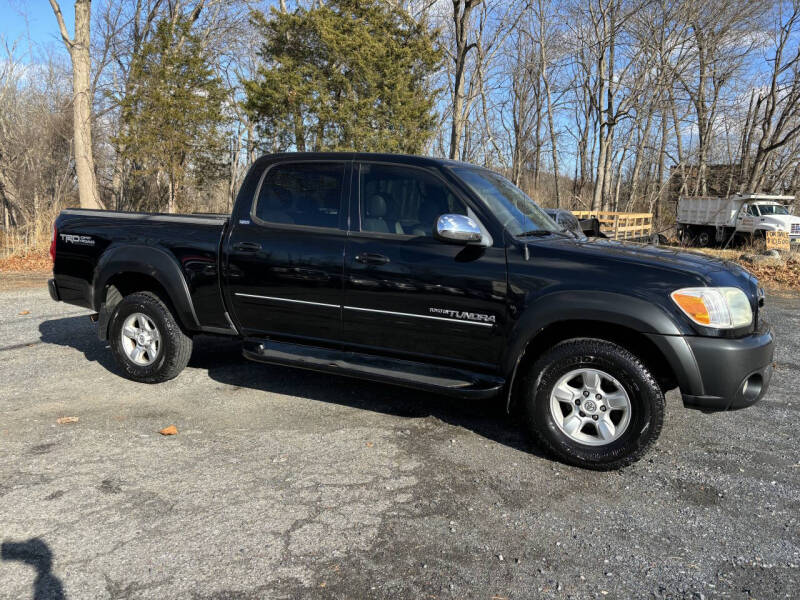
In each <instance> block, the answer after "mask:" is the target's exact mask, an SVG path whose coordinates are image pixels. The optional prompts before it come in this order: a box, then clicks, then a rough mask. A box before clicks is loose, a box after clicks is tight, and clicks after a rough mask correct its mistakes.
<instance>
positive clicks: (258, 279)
mask: <svg viewBox="0 0 800 600" xmlns="http://www.w3.org/2000/svg"><path fill="white" fill-rule="evenodd" d="M51 255H52V258H53V279H51V280H50V282H49V288H50V294H51V296H52V297H53V299H54V300H57V301H62V302H69V303H72V304H76V305H79V306H84V307H87V308H89V309H91V310H93V311H94V313H95V314H93V315H92V318H93V320H95V321H96V323H97V334H98V335H99V337H100V339H102V340H106V341H107V343H108V345H109V346H110V349H111V352H112V353H113V355H114V358H115V359H116V363H117V364H118V366H119V371H120V373H121V374H122V375H124V376H125V377H128V378H130V379H133V380H134V381H138V382H142V383H159V382H163V381H166V380H169V379H172V378H174V377H176V376H177V375H178V374H179V373H180V372H181V370H183V369H184V367H186V365H187V363H188V362H189V359H190V357H191V354H192V338H193V337H194V336H196V335H200V334H203V335H213V336H227V337H234V338H238V339H240V340H241V341H242V348H243V354H244V356H245V357H246V358H248V359H251V360H254V361H258V362H264V363H272V364H277V365H285V366H287V367H299V368H303V369H311V370H315V371H321V372H324V373H329V374H335V375H347V376H351V377H355V378H361V379H367V380H372V381H377V382H384V383H388V384H396V385H401V386H406V387H407V388H411V389H416V390H426V391H430V392H437V393H441V394H448V395H450V396H454V397H457V398H459V399H462V400H464V401H470V400H476V399H487V398H495V399H496V401H497V402H501V403H503V405H504V407H505V409H506V410H508V411H509V412H510V413H511V414H513V415H516V416H517V418H518V420H519V422H520V424H521V426H522V427H523V428H524V430H525V431H526V432H527V433H529V434H530V435H531V436H532V438H533V439H534V440H535V441H537V442H538V443H539V444H540V445H541V446H542V447H543V448H545V449H547V450H549V451H550V452H551V453H552V454H553V455H555V457H557V458H558V459H560V460H563V461H565V462H567V463H570V464H573V465H578V466H581V467H586V468H592V469H613V468H618V467H621V466H624V465H627V464H629V463H631V462H633V461H634V460H637V459H638V458H639V457H641V456H642V454H643V453H645V452H646V451H647V449H648V448H649V447H650V446H651V445H652V444H653V443H654V442H655V440H656V439H657V438H658V436H659V433H660V431H661V428H662V424H663V420H664V411H665V403H664V394H665V392H667V391H668V390H671V389H673V388H676V387H677V388H679V389H680V394H681V396H682V399H683V405H684V406H685V407H686V408H690V409H699V410H701V411H706V412H711V411H725V410H731V409H739V408H743V407H747V406H750V405H752V404H753V403H755V402H756V401H757V400H759V399H760V398H761V397H762V396H764V394H765V393H766V391H767V387H768V385H769V381H770V377H771V375H772V361H773V336H772V334H771V332H770V327H769V325H768V324H767V322H766V320H765V317H764V310H763V305H764V293H763V291H762V289H761V288H760V287H759V283H758V281H757V280H756V278H755V277H753V276H752V275H751V274H750V273H749V272H748V271H746V270H745V269H743V268H741V267H739V266H737V265H735V264H732V263H730V262H724V261H721V260H716V259H713V258H709V257H707V256H702V255H697V254H692V253H687V252H681V251H676V250H671V249H665V248H657V247H652V246H645V245H637V244H630V243H620V242H616V241H609V240H603V239H597V238H594V239H585V238H582V239H576V238H575V237H574V236H572V235H570V234H567V233H565V232H564V231H562V229H561V228H560V227H559V226H558V225H556V223H555V222H554V221H553V220H552V219H550V218H549V217H548V216H547V215H546V214H545V213H544V211H543V210H542V209H540V208H539V207H538V206H537V205H536V204H535V203H534V202H533V201H532V200H531V199H530V198H529V197H528V196H526V195H525V194H524V193H523V192H522V191H521V190H520V189H518V188H517V187H516V186H514V185H513V184H512V183H511V182H510V181H508V180H507V179H506V178H504V177H502V176H501V175H499V174H498V173H495V172H493V171H490V170H487V169H485V168H481V167H477V166H473V165H470V164H465V163H460V162H454V161H449V160H439V159H434V158H423V157H415V156H397V155H383V154H359V153H345V154H327V153H322V154H313V153H312V154H305V153H304V154H278V155H268V156H264V157H262V158H261V159H259V160H257V161H256V162H255V163H254V164H253V165H252V166H251V168H250V170H249V172H248V174H247V175H246V177H245V179H244V181H243V184H242V186H241V189H240V190H239V193H238V196H237V198H236V202H235V205H234V207H233V211H232V214H231V215H230V216H216V215H185V216H178V215H162V214H145V213H125V212H106V211H94V210H82V209H81V210H65V211H63V212H62V213H61V214H60V216H59V217H58V218H57V220H56V222H55V226H54V231H53V241H52V246H51Z"/></svg>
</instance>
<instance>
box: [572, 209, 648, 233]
mask: <svg viewBox="0 0 800 600" xmlns="http://www.w3.org/2000/svg"><path fill="white" fill-rule="evenodd" d="M572 214H573V215H575V216H576V217H577V218H578V219H597V220H598V221H599V222H600V230H601V231H602V232H603V233H604V234H606V235H607V236H608V237H609V238H611V239H613V240H630V239H634V238H636V239H641V238H649V237H650V235H652V233H653V213H627V212H611V211H604V210H601V211H596V210H573V211H572Z"/></svg>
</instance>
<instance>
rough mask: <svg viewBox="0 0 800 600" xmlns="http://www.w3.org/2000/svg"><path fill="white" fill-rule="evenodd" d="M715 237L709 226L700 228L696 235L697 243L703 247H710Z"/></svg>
mask: <svg viewBox="0 0 800 600" xmlns="http://www.w3.org/2000/svg"><path fill="white" fill-rule="evenodd" d="M713 239H714V238H713V237H712V236H711V231H710V230H709V229H707V228H703V229H700V231H698V232H697V235H696V236H695V243H696V244H697V245H698V246H700V247H701V248H708V247H709V246H710V245H711V241H712V240H713Z"/></svg>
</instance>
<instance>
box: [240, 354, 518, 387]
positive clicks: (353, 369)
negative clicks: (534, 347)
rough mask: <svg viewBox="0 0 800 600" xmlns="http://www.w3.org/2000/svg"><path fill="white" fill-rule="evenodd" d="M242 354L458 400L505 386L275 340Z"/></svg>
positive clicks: (457, 372) (495, 380)
mask: <svg viewBox="0 0 800 600" xmlns="http://www.w3.org/2000/svg"><path fill="white" fill-rule="evenodd" d="M242 354H243V355H244V357H245V358H248V359H250V360H254V361H257V362H263V363H270V364H275V365H284V366H288V367H299V368H301V369H310V370H312V371H322V372H325V373H333V374H335V375H345V376H349V377H357V378H359V379H368V380H370V381H377V382H380V383H391V384H394V385H402V386H405V387H411V388H415V389H419V390H426V391H430V392H436V393H440V394H446V395H448V396H454V397H457V398H474V399H480V398H490V397H492V396H495V395H497V394H498V393H499V392H500V390H502V389H503V385H504V384H505V380H504V379H503V378H501V377H495V376H493V375H486V374H483V373H475V372H473V371H467V370H464V369H457V368H453V367H442V366H438V365H430V364H427V363H420V362H413V361H409V360H399V359H395V358H386V357H383V356H376V355H374V354H359V353H356V352H345V351H342V350H335V349H331V348H321V347H318V346H303V345H301V344H291V343H288V342H276V341H274V340H253V339H246V340H245V341H244V346H243V349H242Z"/></svg>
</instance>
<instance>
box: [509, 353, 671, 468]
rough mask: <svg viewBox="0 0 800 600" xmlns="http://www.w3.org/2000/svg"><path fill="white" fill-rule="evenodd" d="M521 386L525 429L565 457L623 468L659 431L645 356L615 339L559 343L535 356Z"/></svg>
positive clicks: (656, 390)
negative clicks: (643, 357) (637, 354)
mask: <svg viewBox="0 0 800 600" xmlns="http://www.w3.org/2000/svg"><path fill="white" fill-rule="evenodd" d="M523 385H524V398H523V403H524V418H525V424H526V428H527V430H528V432H529V433H531V434H532V436H533V437H534V439H535V440H536V441H537V442H538V444H539V445H540V446H542V447H543V448H545V449H547V450H549V451H550V452H551V453H552V454H554V455H555V456H556V457H558V458H559V459H561V460H563V461H564V462H567V463H569V464H572V465H576V466H579V467H585V468H590V469H602V470H606V469H616V468H619V467H623V466H625V465H628V464H630V463H632V462H634V461H636V460H638V459H639V458H640V457H641V456H642V454H644V452H645V451H646V450H647V449H648V448H649V447H650V446H651V445H652V444H653V443H654V442H655V441H656V439H657V438H658V435H659V433H660V432H661V427H662V424H663V422H664V394H663V392H662V391H661V388H660V387H659V385H658V383H657V382H656V380H655V378H654V377H653V375H652V374H651V373H650V371H649V370H648V369H647V367H646V366H645V365H644V363H643V362H642V361H641V360H639V358H637V357H636V356H635V355H633V354H632V353H630V352H629V351H628V350H626V349H625V348H623V347H622V346H619V345H618V344H614V343H612V342H609V341H605V340H599V339H589V338H581V339H573V340H567V341H565V342H561V343H559V344H557V345H556V346H554V347H553V348H551V349H550V350H548V351H547V352H546V353H545V354H544V355H543V356H542V357H540V358H539V360H537V361H536V362H535V363H534V365H533V366H532V367H531V368H530V370H529V372H528V373H527V377H526V379H525V380H524V382H523Z"/></svg>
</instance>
